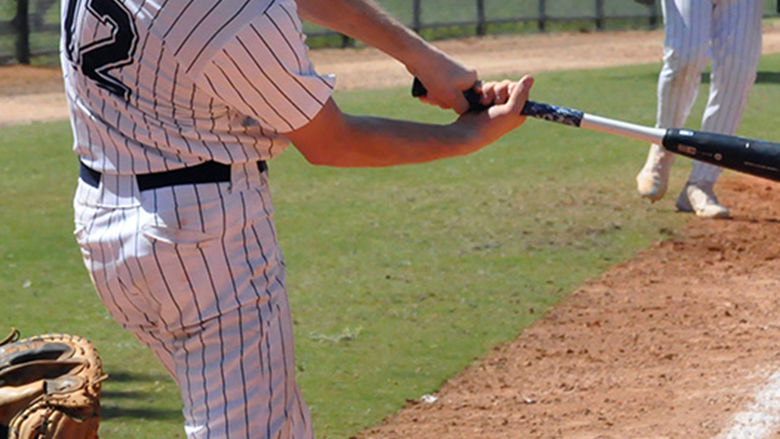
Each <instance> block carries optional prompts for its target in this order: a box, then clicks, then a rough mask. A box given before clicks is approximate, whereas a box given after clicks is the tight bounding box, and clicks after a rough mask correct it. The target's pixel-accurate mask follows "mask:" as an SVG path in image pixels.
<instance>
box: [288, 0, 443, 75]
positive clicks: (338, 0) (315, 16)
mask: <svg viewBox="0 0 780 439" xmlns="http://www.w3.org/2000/svg"><path fill="white" fill-rule="evenodd" d="M297 4H298V12H299V14H300V15H301V17H302V18H303V19H304V20H308V21H311V22H313V23H316V24H318V25H320V26H323V27H326V28H328V29H332V30H335V31H337V32H340V33H342V34H344V35H347V36H349V37H352V38H355V39H358V40H360V41H362V42H364V43H366V44H368V45H370V46H372V47H376V48H377V49H379V50H381V51H383V52H385V53H387V54H388V55H390V56H392V57H393V58H395V59H397V60H399V61H401V62H402V63H404V64H405V65H406V66H407V68H408V69H410V70H414V66H415V65H416V64H417V63H418V61H417V60H418V59H419V58H422V57H423V56H424V54H425V53H429V52H432V51H433V52H437V50H436V49H435V48H434V47H433V46H431V45H430V44H428V43H427V42H426V41H425V40H423V39H422V38H420V37H419V36H418V35H417V34H416V33H414V32H412V31H411V30H409V29H408V28H407V27H406V26H404V25H403V24H402V23H400V22H399V21H398V20H396V19H395V18H393V17H392V16H390V15H388V14H387V13H386V12H385V11H384V10H383V9H382V8H381V7H380V6H379V5H377V4H376V3H375V2H374V1H373V0H297Z"/></svg>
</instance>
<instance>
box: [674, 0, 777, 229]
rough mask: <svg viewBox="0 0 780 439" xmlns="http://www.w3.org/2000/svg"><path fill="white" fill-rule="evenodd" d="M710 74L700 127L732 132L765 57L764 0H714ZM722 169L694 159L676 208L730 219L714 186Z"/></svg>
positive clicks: (737, 124) (705, 215)
mask: <svg viewBox="0 0 780 439" xmlns="http://www.w3.org/2000/svg"><path fill="white" fill-rule="evenodd" d="M714 4H715V6H714V8H713V25H712V37H711V41H712V72H711V74H710V94H709V99H708V101H707V107H706V109H705V111H704V116H703V118H702V130H704V131H712V132H716V133H721V134H734V133H736V131H737V127H739V124H740V122H741V121H742V114H743V113H744V110H745V105H746V104H747V98H748V94H749V93H750V87H751V86H752V85H753V82H754V81H755V78H756V69H757V67H758V61H759V59H760V58H761V15H762V13H763V3H762V2H761V1H760V0H719V1H715V2H714ZM721 171H722V169H721V168H720V167H718V166H714V165H710V164H707V163H702V162H698V161H694V162H693V167H692V169H691V174H690V176H689V178H688V183H687V184H686V186H685V188H684V189H683V191H682V192H681V193H680V196H679V197H678V200H677V208H678V209H680V210H683V211H692V212H695V213H696V215H698V216H701V217H706V218H727V217H728V216H729V211H728V209H727V208H726V207H724V206H722V205H721V204H720V203H719V202H718V199H717V197H716V196H715V192H714V190H713V186H714V185H715V182H716V181H717V179H718V176H720V173H721Z"/></svg>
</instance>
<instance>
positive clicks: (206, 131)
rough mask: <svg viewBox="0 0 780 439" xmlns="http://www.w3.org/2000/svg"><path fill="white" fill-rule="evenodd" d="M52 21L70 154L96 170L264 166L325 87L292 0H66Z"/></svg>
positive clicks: (329, 83)
mask: <svg viewBox="0 0 780 439" xmlns="http://www.w3.org/2000/svg"><path fill="white" fill-rule="evenodd" d="M93 4H94V5H97V4H103V6H102V10H99V11H97V12H96V7H95V6H94V5H93ZM106 5H110V6H106ZM69 14H70V15H69ZM69 16H70V17H72V18H71V19H70V20H68V17H69ZM63 17H65V18H64V25H65V28H64V29H63V32H64V33H65V35H66V37H65V38H63V47H62V66H63V69H64V76H65V84H66V92H67V96H68V101H69V103H70V109H71V113H72V115H73V117H72V120H73V129H74V134H75V145H74V148H75V151H76V152H77V153H78V155H79V156H80V158H81V160H82V162H83V163H84V164H86V165H87V166H88V167H90V168H91V169H94V170H96V171H100V172H103V173H109V174H124V175H131V174H143V173H149V172H157V171H162V170H169V169H176V168H181V167H184V166H190V165H193V164H197V163H200V162H203V161H205V160H215V161H218V162H221V163H246V162H256V161H257V160H259V159H264V160H268V159H270V158H272V157H274V156H275V155H277V154H279V153H280V152H281V151H283V150H284V148H285V147H286V145H287V140H286V139H285V138H284V137H283V136H282V133H285V132H288V131H292V130H294V129H296V128H299V127H300V126H302V125H303V124H305V123H306V122H308V121H309V120H311V118H312V117H314V116H315V115H316V114H317V112H318V111H319V109H320V108H322V106H323V105H324V103H325V101H326V100H327V99H328V97H329V96H330V94H331V92H332V89H333V83H334V79H333V78H332V77H328V76H320V75H318V74H317V73H316V72H315V71H314V69H313V67H312V64H311V62H309V60H308V58H307V56H306V46H305V45H304V35H303V33H302V28H301V22H300V20H299V19H298V15H297V12H296V5H295V2H294V1H293V0H215V1H203V0H188V1H185V0H163V1H160V2H157V1H148V0H108V1H106V2H98V1H97V0H70V1H69V2H68V1H63ZM107 52H113V56H106V55H105V53H107ZM77 71H78V72H80V73H81V74H75V73H76V72H77ZM90 72H94V73H90ZM90 76H91V77H90ZM112 86H113V87H114V89H111V87H112ZM116 88H121V90H122V91H125V92H126V93H125V94H124V95H122V94H120V93H117V91H116Z"/></svg>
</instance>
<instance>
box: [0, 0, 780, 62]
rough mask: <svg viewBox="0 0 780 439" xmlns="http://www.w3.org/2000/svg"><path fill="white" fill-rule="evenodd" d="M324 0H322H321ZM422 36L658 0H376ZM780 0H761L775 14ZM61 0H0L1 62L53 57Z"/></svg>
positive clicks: (606, 24) (611, 16)
mask: <svg viewBox="0 0 780 439" xmlns="http://www.w3.org/2000/svg"><path fill="white" fill-rule="evenodd" d="M323 1H324V0H323ZM377 1H378V2H379V3H380V4H381V5H382V6H383V7H384V8H386V9H387V10H388V11H389V12H390V13H391V14H392V15H393V16H395V17H397V18H398V19H399V20H401V21H402V22H403V23H404V24H406V25H408V26H409V27H411V28H412V29H414V30H415V31H417V32H418V33H420V34H421V35H423V36H424V37H425V38H430V39H436V38H453V37H464V36H479V35H487V34H498V33H523V32H546V31H556V30H564V31H565V30H569V31H572V30H576V31H583V30H584V31H590V30H593V31H598V30H604V29H637V28H656V27H658V26H659V25H660V24H661V11H660V5H659V1H660V0H656V1H655V2H651V4H650V5H642V4H640V3H637V2H635V1H633V0H377ZM779 9H780V0H765V10H764V13H765V15H766V16H768V17H769V16H777V15H778V12H779V11H778V10H779ZM59 11H60V0H0V64H10V63H22V64H29V63H30V62H31V61H32V60H36V62H40V63H43V64H46V63H48V64H53V63H56V62H57V61H56V55H57V51H58V40H59ZM305 30H306V32H307V34H308V35H309V44H310V45H311V46H312V47H323V46H329V47H338V46H351V45H354V44H355V42H354V41H353V40H351V39H349V38H347V37H345V36H342V35H339V34H336V33H334V32H331V31H328V30H326V29H322V28H319V27H317V26H314V25H311V24H308V23H306V24H305Z"/></svg>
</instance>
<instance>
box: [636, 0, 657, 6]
mask: <svg viewBox="0 0 780 439" xmlns="http://www.w3.org/2000/svg"><path fill="white" fill-rule="evenodd" d="M634 1H635V2H637V3H639V4H640V5H645V6H653V5H654V4H655V0H634Z"/></svg>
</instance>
